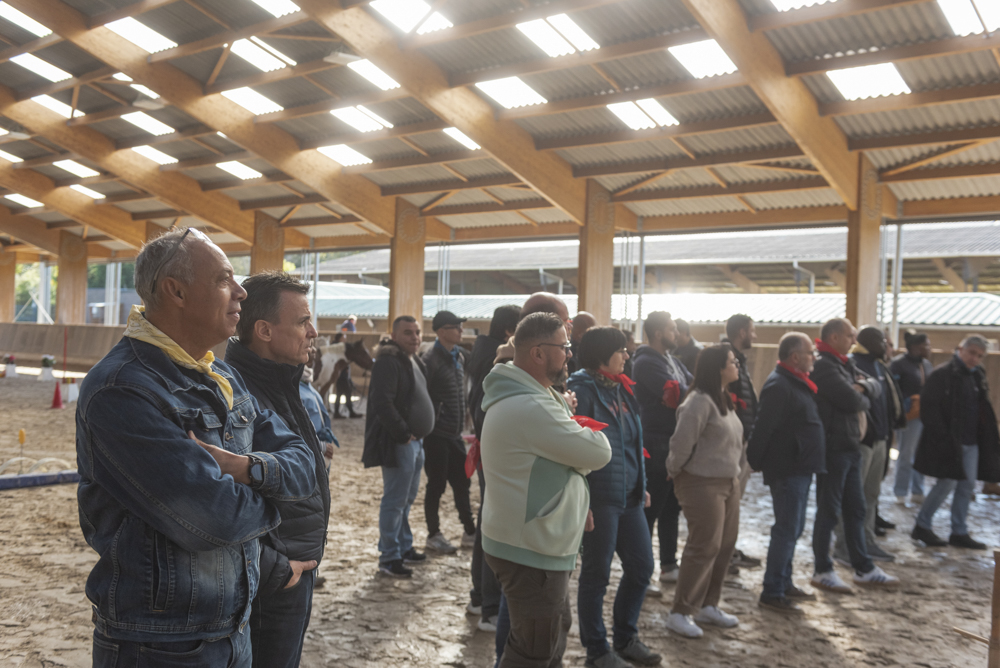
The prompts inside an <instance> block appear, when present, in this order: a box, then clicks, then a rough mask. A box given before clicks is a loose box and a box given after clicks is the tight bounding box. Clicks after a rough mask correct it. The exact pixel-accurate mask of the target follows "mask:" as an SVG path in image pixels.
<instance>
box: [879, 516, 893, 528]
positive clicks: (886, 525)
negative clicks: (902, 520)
mask: <svg viewBox="0 0 1000 668" xmlns="http://www.w3.org/2000/svg"><path fill="white" fill-rule="evenodd" d="M875 526H876V527H878V528H879V529H895V528H896V525H895V523H893V522H890V521H889V520H887V519H885V518H884V517H882V516H881V515H876V516H875Z"/></svg>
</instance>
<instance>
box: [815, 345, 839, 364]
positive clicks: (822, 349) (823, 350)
mask: <svg viewBox="0 0 1000 668" xmlns="http://www.w3.org/2000/svg"><path fill="white" fill-rule="evenodd" d="M816 350H818V351H819V352H821V353H830V354H831V355H833V356H834V357H836V358H837V359H838V360H840V363H841V364H847V355H841V354H840V353H838V352H837V351H836V350H834V349H833V347H831V346H830V344H829V343H824V342H823V341H820V340H819V339H816Z"/></svg>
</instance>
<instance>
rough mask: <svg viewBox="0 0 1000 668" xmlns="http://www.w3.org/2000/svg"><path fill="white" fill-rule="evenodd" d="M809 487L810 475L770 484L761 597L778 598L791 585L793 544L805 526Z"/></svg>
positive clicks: (795, 476)
mask: <svg viewBox="0 0 1000 668" xmlns="http://www.w3.org/2000/svg"><path fill="white" fill-rule="evenodd" d="M810 485H812V475H793V476H788V477H787V478H777V479H775V480H772V481H771V484H770V487H771V500H772V502H773V504H774V526H772V527H771V544H770V545H769V546H768V548H767V568H766V569H765V571H764V591H763V593H761V595H760V597H761V598H781V597H783V596H784V595H785V590H786V589H788V587H789V586H790V585H791V584H792V559H793V558H794V557H795V543H796V542H797V541H798V540H799V538H800V537H801V536H802V530H803V529H805V526H806V505H807V504H808V503H809V486H810Z"/></svg>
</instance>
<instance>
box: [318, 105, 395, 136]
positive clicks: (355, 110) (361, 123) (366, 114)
mask: <svg viewBox="0 0 1000 668" xmlns="http://www.w3.org/2000/svg"><path fill="white" fill-rule="evenodd" d="M330 113H331V114H332V115H333V116H335V117H336V118H339V119H340V120H342V121H343V122H345V123H347V124H348V125H350V126H351V127H352V128H354V129H355V130H357V131H358V132H374V131H376V130H381V129H383V128H391V127H392V123H390V122H389V121H387V120H385V119H384V118H382V117H381V116H379V115H378V114H376V113H375V112H373V111H370V110H368V109H366V108H365V107H363V106H361V105H358V106H357V107H344V108H343V109H334V110H333V111H331V112H330Z"/></svg>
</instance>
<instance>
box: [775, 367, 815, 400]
mask: <svg viewBox="0 0 1000 668" xmlns="http://www.w3.org/2000/svg"><path fill="white" fill-rule="evenodd" d="M778 366H780V367H781V368H782V369H784V370H785V371H787V372H788V373H790V374H792V375H793V376H795V377H796V378H798V379H799V380H801V381H802V382H803V383H805V384H806V387H808V388H809V389H810V390H812V393H813V394H816V392H817V391H818V390H819V388H818V387H816V383H814V382H812V380H811V379H810V378H809V374H806V373H802V372H801V371H799V370H798V369H796V368H795V367H793V366H789V365H787V364H785V363H784V362H778Z"/></svg>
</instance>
